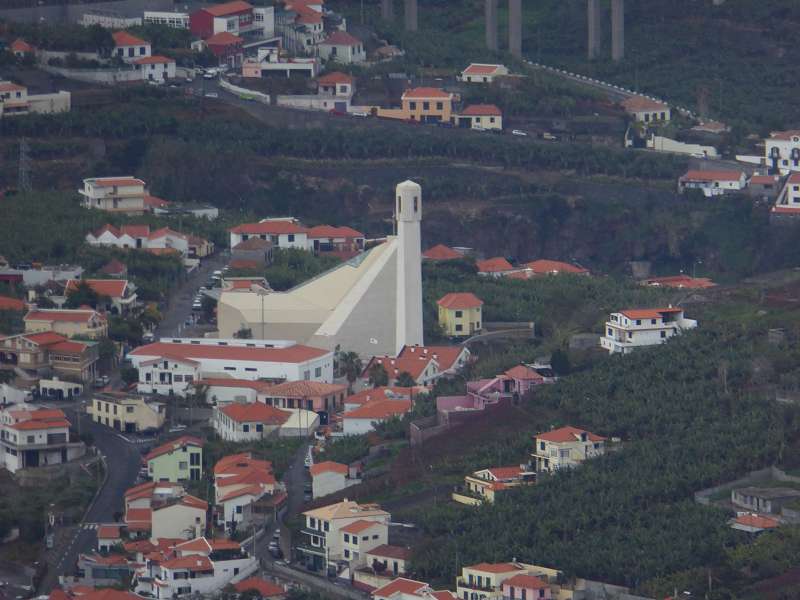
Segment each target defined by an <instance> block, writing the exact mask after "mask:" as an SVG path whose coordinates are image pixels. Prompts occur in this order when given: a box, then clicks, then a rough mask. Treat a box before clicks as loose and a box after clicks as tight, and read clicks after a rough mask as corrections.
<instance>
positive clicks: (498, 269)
mask: <svg viewBox="0 0 800 600" xmlns="http://www.w3.org/2000/svg"><path fill="white" fill-rule="evenodd" d="M475 264H476V266H477V267H478V272H480V273H502V272H503V271H513V270H514V266H513V265H512V264H511V263H510V262H508V261H507V260H506V259H505V258H503V257H502V256H496V257H494V258H487V259H486V260H479V261H477V262H476V263H475Z"/></svg>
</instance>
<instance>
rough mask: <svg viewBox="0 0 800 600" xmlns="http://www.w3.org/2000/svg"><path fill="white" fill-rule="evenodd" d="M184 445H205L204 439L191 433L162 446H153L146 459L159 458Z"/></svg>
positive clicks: (198, 446) (197, 446) (200, 446)
mask: <svg viewBox="0 0 800 600" xmlns="http://www.w3.org/2000/svg"><path fill="white" fill-rule="evenodd" d="M184 446H194V447H196V448H202V447H203V440H201V439H200V438H196V437H193V436H190V435H182V436H181V437H179V438H176V439H174V440H170V441H169V442H166V443H164V444H161V445H160V446H157V447H155V448H153V449H152V450H151V451H150V452H149V453H148V454H147V456H145V457H144V459H145V460H148V461H149V460H153V459H154V458H158V457H159V456H163V455H164V454H170V453H171V452H175V451H176V450H178V449H180V448H183V447H184Z"/></svg>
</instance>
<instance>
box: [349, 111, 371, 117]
mask: <svg viewBox="0 0 800 600" xmlns="http://www.w3.org/2000/svg"><path fill="white" fill-rule="evenodd" d="M350 114H351V115H353V116H354V117H368V116H369V113H365V112H351V113H350Z"/></svg>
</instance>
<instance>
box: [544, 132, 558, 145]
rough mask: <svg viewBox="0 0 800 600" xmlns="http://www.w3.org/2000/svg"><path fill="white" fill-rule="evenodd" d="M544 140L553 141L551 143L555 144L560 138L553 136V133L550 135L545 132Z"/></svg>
mask: <svg viewBox="0 0 800 600" xmlns="http://www.w3.org/2000/svg"><path fill="white" fill-rule="evenodd" d="M542 139H543V140H549V141H551V142H555V141H557V140H558V137H556V136H554V135H553V134H552V133H550V132H549V131H545V132H544V133H543V134H542Z"/></svg>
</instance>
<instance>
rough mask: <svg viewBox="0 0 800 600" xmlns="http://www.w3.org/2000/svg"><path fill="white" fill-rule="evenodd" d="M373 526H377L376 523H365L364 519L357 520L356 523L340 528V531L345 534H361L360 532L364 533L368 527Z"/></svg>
mask: <svg viewBox="0 0 800 600" xmlns="http://www.w3.org/2000/svg"><path fill="white" fill-rule="evenodd" d="M375 525H379V523H377V522H376V521H366V520H364V519H359V520H358V521H353V522H352V523H350V524H348V525H345V526H344V527H342V529H341V531H344V532H345V533H361V532H362V531H366V530H367V529H369V528H370V527H374V526H375Z"/></svg>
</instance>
